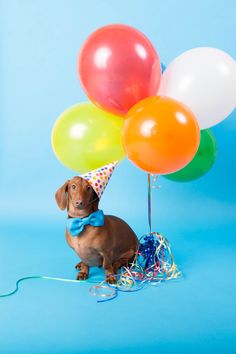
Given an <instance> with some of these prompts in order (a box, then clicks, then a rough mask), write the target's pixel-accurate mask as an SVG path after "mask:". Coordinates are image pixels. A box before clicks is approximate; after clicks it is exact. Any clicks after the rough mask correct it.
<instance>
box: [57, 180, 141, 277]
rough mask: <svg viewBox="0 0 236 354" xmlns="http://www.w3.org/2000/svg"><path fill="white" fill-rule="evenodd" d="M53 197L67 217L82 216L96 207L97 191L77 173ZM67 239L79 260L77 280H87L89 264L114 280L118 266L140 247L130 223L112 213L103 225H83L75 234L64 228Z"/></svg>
mask: <svg viewBox="0 0 236 354" xmlns="http://www.w3.org/2000/svg"><path fill="white" fill-rule="evenodd" d="M55 198H56V202H57V204H58V206H59V208H60V209H62V210H65V209H66V208H67V213H68V218H85V217H88V216H89V215H90V214H91V213H94V212H96V211H98V210H99V209H98V203H99V198H98V196H97V194H96V192H95V191H94V189H93V188H92V186H91V185H90V184H89V182H88V181H87V180H86V179H84V178H81V177H78V176H76V177H74V178H73V179H71V180H68V181H67V182H66V183H65V184H64V185H63V186H62V187H61V188H59V189H58V190H57V192H56V194H55ZM66 240H67V243H68V244H69V246H70V247H71V248H73V250H74V251H75V252H76V253H77V255H78V256H79V257H80V259H81V262H80V263H78V264H77V265H76V266H75V268H76V269H77V270H79V273H78V275H77V279H78V280H82V279H87V278H88V275H89V267H92V266H98V267H101V266H102V267H103V268H104V270H105V274H106V281H107V282H108V283H110V284H114V283H116V274H117V272H118V269H119V268H120V267H121V266H123V265H127V264H128V263H129V262H131V261H132V259H133V258H134V255H135V252H136V251H137V249H138V247H139V241H138V238H137V236H136V234H135V233H134V231H133V230H132V229H131V228H130V227H129V225H128V224H127V223H126V222H125V221H123V220H122V219H120V218H118V217H116V216H112V215H105V216H104V224H103V225H102V226H92V225H90V224H89V225H86V226H85V227H84V229H83V231H82V232H81V233H79V235H77V236H72V235H71V234H70V232H69V230H68V228H66Z"/></svg>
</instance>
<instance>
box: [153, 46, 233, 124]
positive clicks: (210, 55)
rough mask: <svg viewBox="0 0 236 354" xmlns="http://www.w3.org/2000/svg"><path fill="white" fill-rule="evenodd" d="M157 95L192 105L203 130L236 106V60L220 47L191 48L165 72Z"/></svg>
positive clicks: (220, 119)
mask: <svg viewBox="0 0 236 354" xmlns="http://www.w3.org/2000/svg"><path fill="white" fill-rule="evenodd" d="M158 95H160V96H168V97H171V98H174V99H176V100H178V101H179V102H182V103H184V104H185V105H186V106H187V107H189V108H190V109H191V111H192V112H193V113H194V114H195V116H196V118H197V120H198V123H199V126H200V129H206V128H209V127H212V126H214V125H216V124H218V123H220V122H221V121H222V120H223V119H225V118H226V117H227V116H228V115H229V114H230V113H231V112H232V111H233V110H234V109H235V107H236V62H235V60H234V59H233V58H232V57H231V56H230V55H229V54H227V53H225V52H223V51H222V50H220V49H216V48H210V47H200V48H194V49H190V50H188V51H187V52H184V53H183V54H181V55H180V56H178V57H177V58H175V59H174V60H173V61H172V62H171V63H170V65H169V66H168V67H167V69H166V70H165V71H164V74H163V77H162V81H161V85H160V88H159V91H158Z"/></svg>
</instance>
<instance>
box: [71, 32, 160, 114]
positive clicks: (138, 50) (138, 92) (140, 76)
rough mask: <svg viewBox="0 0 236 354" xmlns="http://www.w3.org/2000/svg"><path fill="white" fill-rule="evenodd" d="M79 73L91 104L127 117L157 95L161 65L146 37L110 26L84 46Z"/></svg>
mask: <svg viewBox="0 0 236 354" xmlns="http://www.w3.org/2000/svg"><path fill="white" fill-rule="evenodd" d="M78 73H79V77H80V80H81V83H82V86H83V88H84V90H85V92H86V94H87V96H88V97H89V98H90V99H91V101H93V102H94V103H95V104H96V105H97V106H99V107H100V108H103V109H105V110H107V111H110V112H112V113H115V114H119V115H125V114H126V113H127V112H128V110H129V109H130V108H131V107H132V106H133V105H134V104H135V103H137V102H138V101H140V100H141V99H143V98H145V97H149V96H153V95H156V93H157V90H158V87H159V84H160V79H161V65H160V61H159V58H158V55H157V53H156V51H155V49H154V47H153V45H152V43H151V42H150V41H149V39H148V38H147V37H146V36H145V35H144V34H143V33H141V32H139V31H137V30H136V29H134V28H132V27H129V26H126V25H109V26H105V27H102V28H100V29H98V30H97V31H95V32H94V33H92V34H91V35H90V37H89V38H88V39H87V41H86V42H85V43H84V45H83V47H82V49H81V52H80V55H79V60H78Z"/></svg>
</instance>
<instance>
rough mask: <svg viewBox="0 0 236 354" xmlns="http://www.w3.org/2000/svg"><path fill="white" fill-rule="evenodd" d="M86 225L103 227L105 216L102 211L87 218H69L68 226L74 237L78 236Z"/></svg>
mask: <svg viewBox="0 0 236 354" xmlns="http://www.w3.org/2000/svg"><path fill="white" fill-rule="evenodd" d="M86 225H92V226H103V225H104V214H103V211H102V210H97V211H95V212H94V213H92V214H90V215H89V216H86V217H85V218H82V219H81V218H69V219H67V220H66V226H67V229H68V230H69V232H70V234H71V235H72V236H78V235H79V234H80V233H81V232H82V231H83V229H84V227H85V226H86Z"/></svg>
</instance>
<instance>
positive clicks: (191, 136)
mask: <svg viewBox="0 0 236 354" xmlns="http://www.w3.org/2000/svg"><path fill="white" fill-rule="evenodd" d="M199 142H200V130H199V126H198V123H197V120H196V118H195V117H194V115H193V113H192V112H191V111H190V110H189V109H188V108H187V107H186V106H184V105H183V104H181V103H180V102H178V101H175V100H173V99H171V98H167V97H158V96H155V97H148V98H145V99H144V100H141V101H139V102H138V103H137V104H135V105H134V106H133V107H132V108H131V109H130V110H129V112H128V113H127V117H126V119H125V123H124V127H123V144H124V148H125V151H126V153H127V156H128V158H129V160H131V161H132V162H133V163H134V164H135V165H136V166H138V167H140V168H141V169H142V170H144V171H146V172H149V173H156V174H168V173H172V172H176V171H178V170H180V169H181V168H183V167H184V166H185V165H187V164H188V163H189V162H190V161H191V160H192V159H193V157H194V155H195V154H196V152H197V149H198V146H199Z"/></svg>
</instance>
